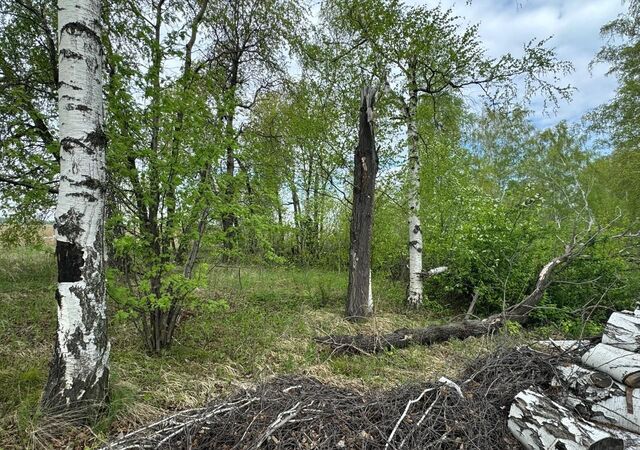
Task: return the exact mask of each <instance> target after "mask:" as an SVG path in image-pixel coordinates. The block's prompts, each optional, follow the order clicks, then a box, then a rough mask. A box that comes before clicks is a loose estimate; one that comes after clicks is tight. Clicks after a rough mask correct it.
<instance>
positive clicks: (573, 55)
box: [407, 0, 625, 127]
mask: <svg viewBox="0 0 640 450" xmlns="http://www.w3.org/2000/svg"><path fill="white" fill-rule="evenodd" d="M407 3H409V4H411V3H413V4H419V3H425V2H424V0H407ZM428 4H433V2H431V1H429V2H428ZM441 4H442V6H443V7H451V8H453V10H454V12H455V13H456V14H457V15H459V16H462V17H464V21H466V22H467V23H477V24H479V32H480V36H481V38H482V41H483V42H484V44H485V46H486V48H487V50H488V52H489V54H490V55H492V56H499V55H501V54H504V53H506V52H511V53H513V54H514V55H518V54H520V52H521V49H522V45H523V44H524V43H526V42H528V41H529V40H530V39H532V38H534V37H537V38H546V37H549V36H553V38H552V39H551V41H550V43H549V44H550V46H552V47H555V48H556V50H557V53H558V55H559V57H560V58H561V59H564V60H569V61H571V62H572V63H573V65H574V67H575V71H574V72H573V73H571V74H569V75H568V76H566V77H565V79H564V82H565V84H571V85H572V86H574V87H575V88H576V91H575V92H574V95H573V99H572V101H571V102H570V103H566V102H564V103H561V104H560V105H559V108H558V110H557V111H556V113H555V114H551V115H549V113H547V114H544V113H543V112H542V103H541V101H539V100H538V101H534V102H533V104H532V105H531V108H532V110H533V111H534V117H533V121H534V123H535V124H536V125H537V126H539V127H547V126H552V125H554V124H555V123H557V122H558V121H559V120H568V121H570V122H575V121H579V120H580V118H581V117H582V115H583V114H584V113H586V112H587V111H589V110H590V109H592V108H594V107H596V106H598V105H600V104H602V103H604V102H606V101H607V100H609V99H610V98H611V97H612V96H613V93H614V90H615V88H616V80H615V78H614V77H611V76H609V77H607V76H606V75H605V73H606V71H607V67H606V66H604V65H598V66H596V67H594V68H593V70H592V71H590V70H589V63H590V62H591V60H592V59H593V57H594V56H595V54H596V53H597V51H598V50H599V48H600V47H601V45H602V43H603V40H602V38H601V37H600V27H601V26H602V25H604V24H605V23H606V22H608V21H610V20H611V19H613V18H615V17H616V16H617V15H618V14H620V13H621V12H623V11H624V10H625V5H624V4H623V2H622V1H621V0H473V1H471V2H467V1H466V0H441ZM470 97H473V93H471V94H470ZM471 100H473V99H471Z"/></svg>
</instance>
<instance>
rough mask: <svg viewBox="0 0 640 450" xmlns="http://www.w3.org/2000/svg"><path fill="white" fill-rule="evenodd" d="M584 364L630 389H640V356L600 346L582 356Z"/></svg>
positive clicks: (616, 348) (607, 346)
mask: <svg viewBox="0 0 640 450" xmlns="http://www.w3.org/2000/svg"><path fill="white" fill-rule="evenodd" d="M582 362H583V363H584V364H586V365H587V366H589V367H592V368H594V369H596V370H598V371H600V372H604V373H606V374H608V375H610V376H611V377H612V378H613V379H614V380H616V381H619V382H621V383H624V384H626V385H627V386H629V387H632V388H637V387H640V354H638V353H634V352H629V351H627V350H623V349H621V348H618V347H613V346H611V345H607V344H598V345H596V346H595V347H593V348H591V349H590V350H588V351H587V352H586V353H585V354H584V355H582Z"/></svg>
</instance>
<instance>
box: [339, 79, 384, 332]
mask: <svg viewBox="0 0 640 450" xmlns="http://www.w3.org/2000/svg"><path fill="white" fill-rule="evenodd" d="M375 96H376V89H375V88H372V87H365V88H364V89H363V90H362V96H361V97H362V98H361V104H360V123H359V132H358V146H357V147H356V151H355V154H354V168H353V202H352V209H351V231H350V249H349V285H348V288H347V310H346V312H347V317H348V318H352V319H358V318H363V317H368V316H370V315H371V314H372V313H373V294H372V292H371V232H372V227H373V201H374V192H375V183H376V175H377V173H378V154H377V152H376V142H375V136H374V122H373V107H374V104H375Z"/></svg>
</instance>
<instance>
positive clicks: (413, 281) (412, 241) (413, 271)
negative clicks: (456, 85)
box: [406, 92, 423, 307]
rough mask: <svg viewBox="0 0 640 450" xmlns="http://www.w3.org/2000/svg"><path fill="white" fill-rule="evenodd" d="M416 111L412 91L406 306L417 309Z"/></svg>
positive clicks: (419, 243)
mask: <svg viewBox="0 0 640 450" xmlns="http://www.w3.org/2000/svg"><path fill="white" fill-rule="evenodd" d="M417 109H418V96H417V92H412V93H411V95H410V98H409V103H408V105H407V111H406V120H407V152H408V159H409V171H408V194H409V199H408V200H409V220H408V224H409V289H408V293H407V303H408V304H409V305H411V306H414V307H418V306H420V305H422V295H423V294H422V292H423V283H422V229H421V228H420V157H419V152H418V130H417V126H416V114H417Z"/></svg>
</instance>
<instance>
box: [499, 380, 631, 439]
mask: <svg viewBox="0 0 640 450" xmlns="http://www.w3.org/2000/svg"><path fill="white" fill-rule="evenodd" d="M507 426H508V427H509V430H510V431H511V433H512V434H513V436H514V437H515V438H516V439H517V440H518V441H519V442H520V443H521V444H522V445H523V446H524V447H525V448H527V449H529V450H548V449H564V450H585V449H589V450H596V449H597V450H623V449H624V448H625V445H624V441H623V439H621V438H619V437H616V436H614V435H613V434H611V433H610V432H609V431H607V430H604V429H603V428H601V427H598V426H597V425H595V424H593V423H591V422H588V421H586V420H583V419H580V418H579V417H575V416H573V415H572V414H571V411H569V410H568V409H567V408H565V407H563V406H562V405H559V404H558V403H556V402H554V401H552V400H551V399H549V398H548V397H545V396H544V395H542V394H540V393H538V392H536V391H533V390H531V389H527V390H524V391H522V392H520V393H519V394H518V395H516V397H515V399H514V402H513V404H512V405H511V409H510V410H509V420H508V424H507Z"/></svg>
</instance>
